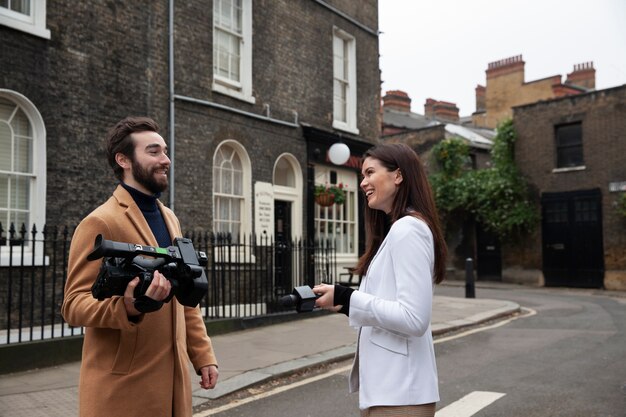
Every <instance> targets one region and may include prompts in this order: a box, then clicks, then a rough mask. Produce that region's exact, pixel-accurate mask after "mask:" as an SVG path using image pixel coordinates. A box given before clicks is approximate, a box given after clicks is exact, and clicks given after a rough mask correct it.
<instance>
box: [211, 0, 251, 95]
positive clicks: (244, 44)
mask: <svg viewBox="0 0 626 417" xmlns="http://www.w3.org/2000/svg"><path fill="white" fill-rule="evenodd" d="M218 2H219V0H214V7H216V6H217V4H219V3H218ZM214 14H215V12H214ZM215 31H216V27H215V16H214V18H213V50H214V51H215V48H217V42H216V36H215ZM239 52H240V57H239V78H240V79H239V82H236V81H234V80H231V79H229V78H226V77H223V76H220V75H218V74H216V73H215V69H214V70H213V84H212V89H213V91H215V92H218V93H220V94H225V95H228V96H231V97H234V98H236V99H238V100H242V101H245V102H248V103H252V104H254V103H256V99H255V98H254V96H253V95H252V0H241V41H240V44H239ZM214 59H215V58H214ZM214 65H215V63H214Z"/></svg>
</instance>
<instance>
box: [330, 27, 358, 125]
mask: <svg viewBox="0 0 626 417" xmlns="http://www.w3.org/2000/svg"><path fill="white" fill-rule="evenodd" d="M337 41H339V42H341V45H342V46H343V47H344V48H345V49H346V50H347V51H346V53H344V51H341V53H340V52H339V51H337ZM341 58H343V60H344V65H346V66H347V69H346V70H345V73H347V79H344V78H342V77H341V76H339V74H337V73H336V70H337V67H338V64H339V63H338V62H337V60H339V59H341ZM345 61H347V62H345ZM345 73H344V75H345ZM338 80H339V82H341V83H345V84H346V97H345V114H346V120H345V121H344V120H337V119H335V113H336V111H337V109H336V108H335V106H336V101H337V100H336V99H335V97H337V96H338V92H337V91H336V87H335V84H336V81H338ZM356 90H357V85H356V40H355V39H354V36H352V35H350V34H349V33H347V32H345V31H343V30H341V29H339V28H338V27H333V128H335V129H339V130H343V131H346V132H349V133H354V134H357V135H358V134H359V129H358V128H357V94H356V92H357V91H356ZM342 99H343V97H342Z"/></svg>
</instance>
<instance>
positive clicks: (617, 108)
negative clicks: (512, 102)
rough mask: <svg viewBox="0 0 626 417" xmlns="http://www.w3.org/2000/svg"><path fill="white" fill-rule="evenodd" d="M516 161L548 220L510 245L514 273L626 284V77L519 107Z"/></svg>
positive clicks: (508, 260) (552, 280)
mask: <svg viewBox="0 0 626 417" xmlns="http://www.w3.org/2000/svg"><path fill="white" fill-rule="evenodd" d="M513 121H514V124H515V129H516V131H517V133H518V139H517V142H516V144H515V161H516V163H517V166H518V167H519V168H520V170H521V171H522V173H523V174H524V175H525V176H526V177H527V179H528V180H529V182H530V183H531V184H532V186H533V187H534V188H535V190H536V193H537V200H538V201H537V202H538V204H539V205H540V207H541V213H542V223H541V227H540V228H539V230H537V232H536V233H535V234H534V235H533V236H530V237H528V238H527V240H526V241H525V242H524V243H523V244H520V245H519V246H518V247H513V248H509V249H510V250H507V251H505V259H504V263H505V265H506V267H507V268H508V274H509V275H511V276H512V277H514V276H516V275H518V276H524V277H525V278H526V279H530V280H531V281H533V282H535V283H545V285H562V286H576V287H596V288H598V287H605V288H607V289H626V218H624V216H623V215H621V214H619V212H618V211H617V209H616V205H617V201H618V198H619V197H620V194H621V193H624V192H626V164H625V163H624V162H625V161H626V159H625V155H626V136H625V132H626V85H623V86H620V87H615V88H609V89H605V90H599V91H593V92H589V93H585V94H579V95H575V96H568V97H562V98H556V99H552V100H546V101H541V102H538V103H533V104H528V105H524V106H518V107H514V108H513Z"/></svg>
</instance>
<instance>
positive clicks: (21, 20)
mask: <svg viewBox="0 0 626 417" xmlns="http://www.w3.org/2000/svg"><path fill="white" fill-rule="evenodd" d="M29 1H30V15H25V14H23V13H18V12H15V11H13V10H10V9H7V8H6V7H0V25H4V26H8V27H11V28H13V29H17V30H20V31H22V32H26V33H30V34H31V35H35V36H39V37H41V38H44V39H50V29H47V28H46V0H29Z"/></svg>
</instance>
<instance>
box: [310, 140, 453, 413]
mask: <svg viewBox="0 0 626 417" xmlns="http://www.w3.org/2000/svg"><path fill="white" fill-rule="evenodd" d="M361 172H362V174H363V180H362V181H361V184H360V186H361V189H362V190H363V192H364V193H365V198H366V199H367V205H366V207H365V225H366V233H367V237H368V245H367V249H366V251H365V254H364V255H363V256H362V257H361V258H360V259H359V262H358V264H357V267H356V271H355V273H357V274H361V275H363V279H362V281H361V285H360V287H359V290H358V291H354V290H352V289H351V288H347V287H342V286H340V285H318V286H316V287H315V288H314V289H313V290H314V291H315V293H317V294H320V297H319V298H318V299H317V301H316V305H317V306H318V307H321V308H325V309H328V310H332V311H339V312H343V313H344V314H346V315H348V316H349V321H350V325H351V326H354V327H357V328H359V329H360V330H359V343H358V348H357V353H356V357H355V360H354V365H353V368H352V373H351V375H350V391H351V392H354V391H356V390H359V408H360V409H361V416H431V417H432V416H434V415H435V405H436V402H437V401H439V390H438V381H437V367H436V364H435V353H434V348H433V340H432V334H431V328H430V321H431V312H432V300H433V289H434V284H435V283H439V282H441V281H442V280H443V276H444V272H445V259H446V252H447V249H446V245H445V242H444V238H443V234H442V232H441V228H440V225H439V220H438V216H437V211H436V208H435V203H434V199H433V194H432V190H431V188H430V185H429V184H428V180H427V178H426V172H425V170H424V167H423V165H422V164H421V162H420V160H419V158H418V156H417V154H416V153H415V152H414V151H413V150H412V149H411V148H410V147H408V146H406V145H403V144H383V145H379V146H376V147H374V148H372V149H370V150H368V151H367V152H366V153H365V155H364V156H363V164H362V169H361Z"/></svg>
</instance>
